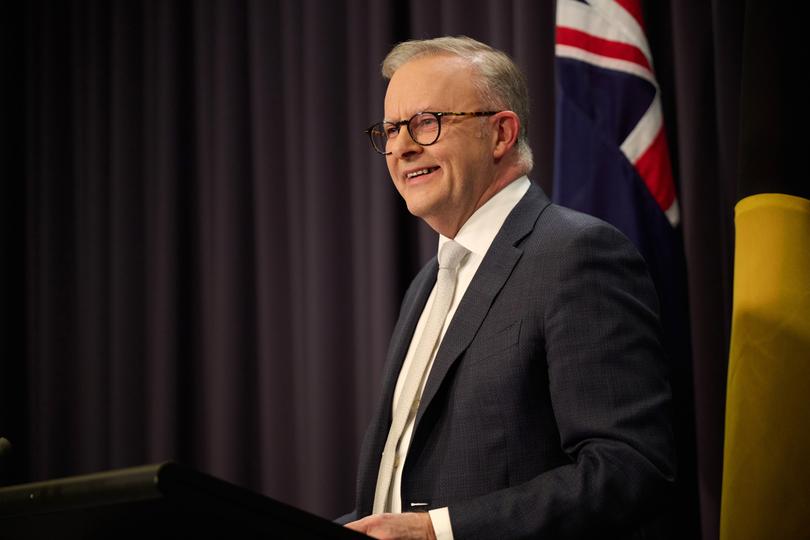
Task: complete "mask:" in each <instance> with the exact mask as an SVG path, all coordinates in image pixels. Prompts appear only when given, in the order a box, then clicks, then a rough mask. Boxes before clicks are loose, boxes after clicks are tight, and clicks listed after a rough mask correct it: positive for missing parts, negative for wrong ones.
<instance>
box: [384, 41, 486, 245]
mask: <svg viewBox="0 0 810 540" xmlns="http://www.w3.org/2000/svg"><path fill="white" fill-rule="evenodd" d="M472 77H473V72H472V70H471V68H470V66H469V64H467V63H466V62H465V61H463V60H461V59H459V58H456V57H452V56H437V57H426V58H420V59H417V60H412V61H410V62H408V63H406V64H404V65H403V66H402V67H400V68H399V69H398V70H397V71H396V72H395V73H394V76H393V77H391V81H390V82H389V84H388V91H387V92H386V95H385V120H387V121H391V122H397V121H400V120H407V119H409V118H410V117H411V116H413V115H414V114H415V113H418V112H422V111H433V112H476V111H482V110H486V108H485V106H484V104H483V103H482V101H481V98H480V97H479V95H478V92H477V91H476V90H475V88H474V87H473V85H472ZM441 122H442V130H441V136H440V137H439V140H438V141H437V142H436V143H435V144H433V145H430V146H420V145H418V144H416V143H415V142H414V141H413V139H411V137H410V135H409V134H408V130H407V127H405V126H403V127H402V129H401V130H400V132H399V135H397V136H396V137H395V138H394V139H393V140H391V141H389V143H388V150H389V151H390V152H391V154H390V155H388V156H386V159H387V162H388V170H389V172H390V173H391V178H392V179H393V181H394V185H395V186H396V188H397V190H398V191H399V194H400V195H402V198H403V199H405V202H406V204H407V205H408V210H409V211H410V212H411V213H412V214H414V215H415V216H418V217H420V218H422V219H423V220H425V221H426V222H427V223H428V225H430V226H431V227H432V228H433V229H435V230H437V231H438V232H440V233H442V234H444V235H445V236H448V237H450V238H452V237H454V236H455V235H456V233H457V232H458V230H459V228H461V226H462V225H463V224H464V222H465V221H467V219H468V218H469V217H470V216H471V215H472V214H473V212H475V210H477V209H478V208H479V207H480V206H481V205H483V203H484V202H486V200H488V199H489V198H490V197H491V196H492V195H493V193H494V192H491V191H492V189H491V188H492V186H493V180H494V176H495V170H494V160H493V154H492V146H493V144H494V142H493V137H492V136H491V132H492V129H491V128H490V125H489V123H487V120H484V121H482V120H480V119H479V118H472V117H468V116H459V117H452V116H445V117H443V118H442V119H441ZM425 169H427V170H428V171H429V172H428V173H427V174H418V175H416V176H414V175H413V173H415V172H417V171H424V170H425Z"/></svg>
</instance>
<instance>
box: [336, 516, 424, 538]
mask: <svg viewBox="0 0 810 540" xmlns="http://www.w3.org/2000/svg"><path fill="white" fill-rule="evenodd" d="M346 527H348V528H350V529H353V530H355V531H358V532H361V533H363V534H367V535H369V536H371V537H373V538H379V539H381V540H395V539H402V540H410V539H413V540H436V535H435V534H434V532H433V522H432V521H430V515H428V513H427V512H418V513H416V512H409V513H406V514H374V515H373V516H368V517H364V518H363V519H359V520H357V521H352V522H351V523H347V524H346Z"/></svg>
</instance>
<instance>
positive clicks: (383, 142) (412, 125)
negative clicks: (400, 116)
mask: <svg viewBox="0 0 810 540" xmlns="http://www.w3.org/2000/svg"><path fill="white" fill-rule="evenodd" d="M499 112H500V111H484V112H431V111H424V112H418V113H416V114H415V115H413V116H411V117H410V118H409V119H408V120H400V121H399V122H378V123H376V124H374V125H373V126H371V127H370V128H368V129H367V130H366V131H365V133H366V134H368V138H369V139H371V146H373V147H374V150H376V151H377V152H378V153H380V154H382V155H384V156H387V155H388V154H390V153H391V152H389V151H388V150H387V147H388V142H389V141H391V140H393V139H394V138H395V137H396V136H397V135H399V131H400V129H401V128H402V126H408V134H409V135H410V136H411V139H413V142H415V143H416V144H418V145H420V146H430V145H431V144H435V143H436V141H438V140H439V135H441V134H442V117H443V116H473V117H474V116H492V115H493V114H498V113H499Z"/></svg>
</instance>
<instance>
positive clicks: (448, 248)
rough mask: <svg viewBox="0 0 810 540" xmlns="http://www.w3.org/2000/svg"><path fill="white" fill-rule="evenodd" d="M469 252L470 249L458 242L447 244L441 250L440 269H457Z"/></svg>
mask: <svg viewBox="0 0 810 540" xmlns="http://www.w3.org/2000/svg"><path fill="white" fill-rule="evenodd" d="M469 252H470V250H469V249H467V248H465V247H464V246H462V245H461V244H459V243H458V242H454V241H453V240H450V241H448V242H445V243H444V245H443V246H442V249H440V250H439V268H449V269H451V270H455V269H457V268H458V267H459V266H461V261H463V260H464V257H465V256H466V255H467V254H468V253H469Z"/></svg>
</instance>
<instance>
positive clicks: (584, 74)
mask: <svg viewBox="0 0 810 540" xmlns="http://www.w3.org/2000/svg"><path fill="white" fill-rule="evenodd" d="M556 57H557V75H558V85H559V86H558V109H557V112H558V116H557V120H558V123H557V130H558V131H557V133H558V144H557V147H558V150H559V149H560V146H561V145H563V148H562V152H559V151H558V155H557V156H556V157H557V162H556V164H557V167H556V170H555V173H556V174H555V184H554V195H555V198H556V200H558V201H560V202H562V203H563V204H566V205H567V206H568V205H570V206H574V207H577V208H578V209H581V210H584V211H587V212H589V213H593V214H595V215H597V216H599V217H602V218H603V219H607V221H611V222H614V220H611V219H610V214H611V213H615V212H611V211H608V212H607V215H606V213H605V211H606V210H610V209H606V208H603V206H604V205H605V204H615V201H604V202H600V201H598V200H591V201H584V200H583V197H585V196H586V194H583V193H580V190H582V189H588V188H589V187H590V188H594V187H596V186H589V182H604V178H602V177H603V175H604V171H602V170H594V169H593V168H592V167H593V166H595V165H597V164H596V163H592V164H591V166H590V167H589V166H588V164H587V163H580V164H579V166H578V165H577V161H579V160H581V159H582V157H583V152H582V150H583V148H581V147H579V145H575V147H574V148H570V147H569V148H566V147H565V146H564V145H565V144H566V142H567V139H566V135H567V134H568V132H569V131H570V130H580V131H581V127H579V124H580V123H587V124H589V125H588V126H587V128H588V131H589V132H591V131H592V134H591V136H599V137H601V138H603V139H604V140H603V141H602V143H603V144H606V145H609V146H613V145H615V148H616V149H617V150H618V151H620V152H621V153H622V154H623V155H624V157H625V158H626V159H627V161H628V162H629V165H631V166H632V167H633V169H634V170H635V173H636V174H637V175H638V178H634V179H632V180H631V179H629V178H626V179H625V182H630V181H638V180H639V179H640V180H641V181H642V182H643V185H644V186H646V189H647V190H648V191H649V194H650V195H651V196H652V198H653V199H654V200H655V202H656V203H657V205H658V207H659V208H660V209H661V211H662V212H663V213H664V214H665V215H666V217H667V220H668V221H669V222H670V224H671V225H672V226H676V225H677V224H678V223H679V221H680V214H679V210H678V200H677V198H676V195H675V184H674V182H673V179H672V167H671V163H670V159H669V150H668V148H667V139H666V133H665V131H664V121H663V114H662V112H661V98H660V95H659V89H658V84H657V82H656V80H655V74H654V72H653V62H652V54H651V53H650V48H649V46H648V44H647V38H646V36H645V32H644V26H643V22H642V17H641V7H640V5H639V2H638V0H615V1H614V0H588V2H582V1H574V0H559V1H558V2H557V35H556ZM560 101H563V102H564V103H560ZM572 109H573V110H572ZM572 115H573V116H576V117H577V118H578V121H577V122H574V123H572V122H571V121H570V120H571V116H572ZM560 116H562V118H560ZM560 135H562V138H560V137H559V136H560ZM578 135H582V133H578ZM591 143H592V144H596V141H591ZM570 153H575V154H577V156H578V157H577V158H575V159H574V160H573V163H572V162H571V161H568V159H567V158H569V157H570V156H569V155H568V154H570ZM572 165H573V166H574V170H573V171H572V170H571V169H570V167H571V166H572ZM582 166H584V167H586V168H587V170H581V169H582ZM624 172H625V174H627V173H629V172H630V171H624ZM571 176H575V178H573V179H572V178H571ZM631 176H632V175H631ZM577 177H578V178H579V181H577ZM611 187H612V188H616V187H617V186H611ZM624 189H625V190H627V189H629V186H624ZM597 192H598V193H604V194H605V195H610V199H613V198H614V197H615V196H616V192H615V191H614V189H611V190H610V191H605V190H604V189H597ZM583 204H584V207H582V205H583ZM627 210H632V209H627ZM616 221H619V223H615V222H614V225H616V226H618V227H619V229H622V230H623V231H624V232H625V234H628V236H630V238H631V239H633V240H636V239H637V238H636V232H635V231H633V230H625V227H623V226H622V221H623V220H621V219H618V220H616ZM624 221H626V220H624ZM628 225H630V224H628ZM640 247H641V246H640Z"/></svg>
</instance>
